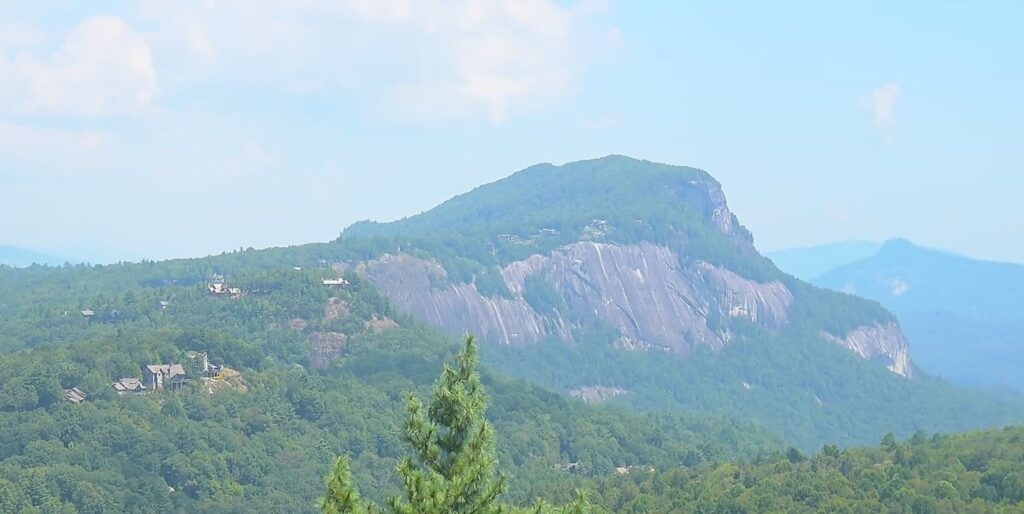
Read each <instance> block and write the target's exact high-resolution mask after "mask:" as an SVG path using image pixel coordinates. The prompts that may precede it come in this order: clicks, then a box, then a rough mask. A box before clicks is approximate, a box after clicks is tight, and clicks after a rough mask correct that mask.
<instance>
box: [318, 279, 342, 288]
mask: <svg viewBox="0 0 1024 514" xmlns="http://www.w3.org/2000/svg"><path fill="white" fill-rule="evenodd" d="M323 284H324V285H325V286H327V287H345V286H347V285H348V280H345V279H344V278H325V279H324V280H323Z"/></svg>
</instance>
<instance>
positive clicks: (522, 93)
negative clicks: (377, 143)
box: [142, 0, 621, 122]
mask: <svg viewBox="0 0 1024 514" xmlns="http://www.w3.org/2000/svg"><path fill="white" fill-rule="evenodd" d="M603 12H604V9H603V4H601V3H599V2H593V1H581V2H576V3H573V4H571V5H563V4H562V3H558V2H555V1H553V0H439V1H412V0H340V1H326V0H300V1H295V2H284V1H274V2H260V3H254V2H237V1H236V2H231V1H228V2H216V3H212V2H191V3H186V2H176V3H174V4H166V3H163V2H151V3H147V4H145V8H144V9H143V11H142V16H143V18H144V19H146V20H148V21H149V22H150V23H152V25H153V27H154V28H153V30H152V31H151V32H149V33H148V35H149V37H150V41H151V42H152V43H153V46H154V52H155V54H156V56H157V59H158V61H160V62H161V63H176V64H178V65H180V66H179V67H177V68H173V67H168V68H166V69H165V68H163V67H161V70H160V71H161V76H162V77H163V76H169V77H172V78H173V79H174V80H175V81H176V82H177V81H182V82H187V81H188V80H189V79H190V78H191V79H198V80H207V79H211V78H216V77H229V78H233V79H239V78H241V79H243V80H253V81H255V82H258V83H262V84H270V85H273V86H276V87H278V88H279V89H280V90H281V91H285V92H308V91H319V90H325V89H327V90H330V89H338V90H340V91H344V92H345V93H347V94H355V95H366V99H367V100H368V103H370V104H371V105H373V106H374V110H375V111H376V112H378V113H380V112H385V113H388V114H392V115H397V116H398V117H401V118H405V119H414V120H418V121H423V120H427V121H437V120H439V119H466V118H473V117H483V118H485V119H489V120H490V121H492V122H502V121H504V120H505V119H506V118H507V117H508V116H509V115H512V114H515V113H518V112H522V111H526V110H530V109H534V108H537V107H539V106H543V105H546V104H548V103H549V102H551V101H553V100H557V99H559V98H563V97H564V96H565V95H567V94H569V93H571V91H572V88H573V87H574V85H575V83H576V80H577V77H578V75H579V72H580V71H581V70H582V69H583V68H584V67H585V66H586V65H587V64H588V63H589V62H590V61H592V60H593V59H595V58H597V57H598V56H599V55H601V54H602V53H604V52H605V51H607V50H608V49H609V48H613V47H614V46H615V45H617V44H618V43H619V41H620V40H621V34H619V33H618V32H617V31H616V30H615V29H614V28H613V27H611V26H606V25H605V24H604V22H603V21H602V18H601V15H602V14H603Z"/></svg>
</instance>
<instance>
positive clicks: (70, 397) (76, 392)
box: [64, 387, 85, 403]
mask: <svg viewBox="0 0 1024 514" xmlns="http://www.w3.org/2000/svg"><path fill="white" fill-rule="evenodd" d="M64 401H67V402H71V403H82V402H84V401H85V393H84V392H82V390H81V389H79V388H77V387H72V388H71V389H65V390H64Z"/></svg>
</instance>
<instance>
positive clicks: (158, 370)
mask: <svg viewBox="0 0 1024 514" xmlns="http://www.w3.org/2000/svg"><path fill="white" fill-rule="evenodd" d="M146 369H148V370H149V372H150V373H153V374H154V375H155V374H162V375H167V377H168V378H173V377H175V376H177V375H184V374H185V367H184V366H182V365H181V364H150V365H148V366H146Z"/></svg>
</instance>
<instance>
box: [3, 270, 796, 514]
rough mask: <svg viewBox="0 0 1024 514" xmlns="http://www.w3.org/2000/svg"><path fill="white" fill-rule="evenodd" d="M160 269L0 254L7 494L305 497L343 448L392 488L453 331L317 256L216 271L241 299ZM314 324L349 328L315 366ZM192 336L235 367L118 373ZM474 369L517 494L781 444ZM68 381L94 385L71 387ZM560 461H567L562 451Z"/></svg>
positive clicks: (43, 505)
mask: <svg viewBox="0 0 1024 514" xmlns="http://www.w3.org/2000/svg"><path fill="white" fill-rule="evenodd" d="M236 256H244V252H243V253H240V254H236ZM230 257H231V256H228V259H227V260H230ZM191 265H196V266H200V265H202V264H200V263H192V264H191ZM172 266H174V264H173V263H172ZM154 267H156V268H159V267H160V265H159V264H148V263H147V264H132V265H116V266H111V267H75V268H69V269H66V270H52V269H29V270H23V271H24V272H25V274H26V275H27V276H28V278H25V277H22V276H20V275H21V274H20V272H12V271H11V270H3V271H4V273H7V274H8V275H6V276H5V280H4V281H3V287H4V288H5V289H6V290H8V291H11V290H12V289H15V290H16V291H12V292H11V294H10V296H8V297H7V298H13V299H16V300H19V303H18V305H17V306H16V307H12V308H13V309H15V310H17V314H18V315H17V316H14V315H10V314H9V315H7V316H5V317H3V323H4V331H3V333H4V335H5V345H7V346H8V348H26V347H27V349H24V350H21V351H15V352H10V351H8V352H7V353H5V354H4V355H2V356H0V491H3V494H0V498H2V500H0V501H2V503H0V510H2V511H4V512H8V511H11V512H22V511H24V512H33V511H35V512H111V511H115V512H153V511H161V512H166V511H172V512H175V511H179V512H253V511H260V512H282V511H289V512H296V511H298V512H312V511H314V510H315V509H316V499H317V498H318V497H319V495H320V494H321V492H322V491H321V488H322V487H321V486H322V480H321V477H322V476H323V475H324V474H325V473H326V472H327V470H328V469H329V466H330V464H331V462H332V461H333V459H334V457H335V456H336V455H339V454H343V453H344V454H347V455H350V456H352V468H353V473H354V476H355V481H356V483H358V484H359V485H360V487H361V489H362V490H363V491H366V493H365V495H366V496H368V497H370V498H378V499H379V498H383V497H384V496H387V495H389V494H393V493H394V492H395V490H396V487H397V486H398V484H397V479H396V474H395V466H396V464H397V462H398V458H399V456H400V455H401V448H402V443H401V419H402V414H403V397H404V395H405V394H406V393H407V392H410V391H418V392H421V393H422V392H423V391H425V390H426V388H427V387H428V386H429V384H430V383H431V382H432V381H433V379H434V377H435V376H436V373H437V370H438V369H440V368H441V366H442V363H443V362H445V360H446V359H450V357H451V356H452V355H453V352H454V349H455V348H454V347H453V346H452V341H451V340H450V339H449V338H447V337H445V336H442V335H440V334H439V333H437V332H436V331H434V330H431V329H428V328H426V327H423V326H422V325H420V324H418V323H416V322H415V321H414V320H411V319H408V318H406V317H403V316H401V315H400V314H398V313H395V312H394V310H393V309H392V308H391V307H390V305H388V303H387V301H386V300H385V299H383V298H382V297H380V296H379V295H378V294H376V292H375V291H374V290H373V288H372V287H370V286H369V285H368V284H366V283H364V282H362V281H360V280H359V278H358V277H356V276H351V275H350V276H348V279H349V280H350V285H349V286H348V287H346V288H343V289H329V288H327V287H325V286H324V285H323V284H321V282H320V279H321V278H322V277H324V276H333V275H332V274H331V273H330V272H328V271H327V270H324V269H311V270H293V269H291V268H288V269H286V270H284V271H276V272H262V271H254V272H252V273H250V274H239V275H227V276H225V282H226V283H228V284H232V285H234V284H238V285H240V286H242V287H243V288H244V289H245V290H246V291H249V292H250V293H249V294H246V295H245V296H242V297H240V298H234V299H232V298H227V297H224V296H217V295H211V294H210V293H209V292H208V291H207V290H206V285H207V284H206V281H205V280H203V281H193V282H195V283H193V284H190V285H180V284H175V283H171V284H164V283H162V282H161V283H159V284H155V285H154V286H148V285H146V284H147V282H148V281H151V280H152V279H151V278H150V277H152V276H153V275H152V274H151V273H150V272H151V271H152V270H153V268H154ZM171 269H173V267H172V268H171ZM158 274H159V273H158ZM108 275H109V276H110V277H111V280H109V281H108V280H105V278H106V276H108ZM10 276H14V277H16V278H17V280H6V278H8V277H10ZM37 276H42V277H43V278H33V277H37ZM46 277H67V278H68V279H69V280H53V279H46ZM19 281H20V282H22V283H31V284H32V287H30V288H29V289H21V288H18V287H17V283H18V282H19ZM122 281H123V282H122ZM118 284H124V286H122V287H121V288H120V291H118V289H119V288H118V287H116V286H117V285H118ZM328 298H335V299H336V300H333V301H330V302H329V301H328ZM161 301H164V302H169V303H168V304H166V306H163V305H161V303H160V302H161ZM12 303H13V302H12ZM329 306H333V309H331V308H329ZM339 306H343V308H339ZM85 309H89V310H92V311H93V312H94V314H93V316H91V317H88V318H87V317H85V316H83V315H82V314H81V312H80V311H81V310H85ZM65 311H70V312H67V313H66V314H65ZM382 320H391V321H393V322H394V323H383V322H382ZM314 333H335V334H343V335H344V345H343V348H341V352H340V355H339V356H338V358H337V359H336V360H334V362H333V364H332V365H330V366H328V367H326V368H325V369H315V368H313V367H311V366H310V364H311V362H312V359H313V355H312V351H311V344H310V340H311V336H312V335H313V334H314ZM189 351H204V352H208V354H209V356H210V359H211V360H212V361H214V362H215V363H217V364H223V365H226V366H227V367H229V368H231V369H233V370H236V371H238V372H239V373H240V376H239V377H237V378H235V379H234V380H230V381H223V382H222V383H221V382H218V383H216V384H213V385H211V382H209V381H202V380H199V379H198V377H196V376H194V375H193V377H192V378H193V379H194V380H193V381H192V383H190V384H189V385H188V386H187V387H186V388H185V389H183V390H181V391H175V392H171V391H159V392H154V393H151V394H148V395H145V396H134V395H127V396H117V395H116V394H114V391H113V390H112V389H111V381H113V380H117V379H120V378H122V377H139V376H140V374H141V371H140V370H141V367H142V366H143V365H147V364H153V363H168V362H185V363H187V362H188V356H187V352H189ZM484 380H485V383H486V384H487V385H488V387H489V389H490V390H491V394H492V398H493V401H492V405H491V407H490V409H489V410H488V418H489V419H490V421H491V423H493V425H494V427H495V430H496V432H497V433H498V435H499V438H498V440H499V443H498V451H499V457H500V462H501V466H502V470H503V471H505V472H506V473H508V474H509V475H511V476H512V477H514V479H513V480H512V481H511V482H510V489H509V491H508V494H507V497H508V499H509V501H511V502H513V503H516V504H521V505H528V504H530V503H532V501H533V500H534V498H535V497H536V496H537V494H538V493H537V492H536V491H535V489H536V488H537V487H539V485H540V484H543V483H548V482H551V481H556V480H564V481H568V482H572V481H573V480H577V479H578V478H580V477H584V476H595V475H601V474H607V473H610V472H612V471H613V470H614V469H615V468H616V467H619V466H628V465H654V466H660V467H671V466H676V465H684V464H687V465H692V464H696V463H699V462H707V461H717V460H720V459H724V458H735V457H742V458H749V457H753V456H755V455H759V454H763V453H765V452H768V451H770V450H771V449H774V448H778V447H780V445H781V442H780V440H779V439H777V438H776V437H774V436H771V435H769V434H767V433H766V432H765V431H764V430H763V429H760V428H757V427H756V426H753V425H749V424H741V423H737V422H733V421H729V420H727V419H724V418H708V417H695V416H686V417H683V416H679V415H671V414H655V413H652V414H635V413H631V412H629V411H627V410H625V409H621V408H614V407H592V406H587V405H584V404H581V403H579V402H576V401H571V400H568V399H565V398H564V397H562V396H560V395H557V394H554V393H550V392H547V391H545V390H543V389H540V388H538V387H535V386H530V385H528V384H526V383H523V382H518V381H510V380H507V379H504V378H501V377H499V376H497V375H494V374H493V373H487V372H485V373H484ZM214 386H216V387H214ZM72 387H76V388H79V389H80V390H82V391H83V392H84V393H86V394H87V396H88V398H87V400H86V401H85V402H83V403H78V404H75V403H69V402H67V401H64V400H63V389H68V388H72ZM571 462H578V463H579V467H578V468H574V472H575V473H567V472H566V471H563V470H562V469H561V468H562V467H564V466H566V465H567V464H568V463H571ZM570 488H571V486H570ZM33 509H34V510H33Z"/></svg>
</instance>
